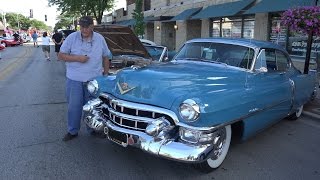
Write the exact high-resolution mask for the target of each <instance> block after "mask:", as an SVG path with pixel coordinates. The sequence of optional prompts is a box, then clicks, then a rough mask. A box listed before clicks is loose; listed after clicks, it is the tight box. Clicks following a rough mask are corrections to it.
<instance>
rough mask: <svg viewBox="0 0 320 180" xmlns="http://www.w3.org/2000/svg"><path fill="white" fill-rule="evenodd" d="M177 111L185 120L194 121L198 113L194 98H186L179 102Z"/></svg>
mask: <svg viewBox="0 0 320 180" xmlns="http://www.w3.org/2000/svg"><path fill="white" fill-rule="evenodd" d="M179 113H180V116H181V117H182V118H183V119H184V120H186V121H196V120H197V119H198V117H199V115H200V107H199V105H198V104H197V103H196V102H195V101H194V100H192V99H187V100H185V101H183V103H181V105H180V107H179Z"/></svg>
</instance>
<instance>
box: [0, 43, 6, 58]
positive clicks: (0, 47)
mask: <svg viewBox="0 0 320 180" xmlns="http://www.w3.org/2000/svg"><path fill="white" fill-rule="evenodd" d="M5 48H6V46H5V45H4V44H0V60H1V59H2V54H1V51H3V50H4V49H5Z"/></svg>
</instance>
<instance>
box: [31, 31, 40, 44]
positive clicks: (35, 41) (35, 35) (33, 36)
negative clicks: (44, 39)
mask: <svg viewBox="0 0 320 180" xmlns="http://www.w3.org/2000/svg"><path fill="white" fill-rule="evenodd" d="M31 37H32V39H33V47H36V46H37V47H39V45H38V34H37V31H33V34H32V35H31Z"/></svg>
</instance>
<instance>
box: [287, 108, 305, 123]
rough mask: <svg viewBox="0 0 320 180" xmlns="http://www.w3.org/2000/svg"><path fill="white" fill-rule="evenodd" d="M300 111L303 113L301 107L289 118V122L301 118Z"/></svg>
mask: <svg viewBox="0 0 320 180" xmlns="http://www.w3.org/2000/svg"><path fill="white" fill-rule="evenodd" d="M302 111H303V105H301V106H300V107H298V109H297V110H296V112H295V113H293V114H292V115H290V116H289V120H297V119H298V118H299V117H300V116H301V114H302Z"/></svg>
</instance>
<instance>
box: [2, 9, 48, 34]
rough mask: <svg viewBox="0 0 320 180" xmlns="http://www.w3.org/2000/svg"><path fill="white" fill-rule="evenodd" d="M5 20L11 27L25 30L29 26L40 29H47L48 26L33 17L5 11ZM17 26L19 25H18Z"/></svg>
mask: <svg viewBox="0 0 320 180" xmlns="http://www.w3.org/2000/svg"><path fill="white" fill-rule="evenodd" d="M6 20H7V23H8V24H9V27H10V28H12V29H19V28H20V29H24V30H27V29H29V28H36V29H42V30H48V29H49V27H48V26H47V25H46V24H45V23H44V22H42V21H38V20H35V19H29V18H27V17H25V16H23V15H22V14H17V13H7V14H6ZM18 26H19V27H18Z"/></svg>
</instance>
